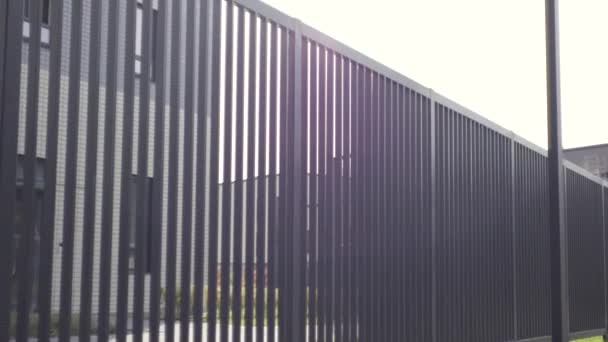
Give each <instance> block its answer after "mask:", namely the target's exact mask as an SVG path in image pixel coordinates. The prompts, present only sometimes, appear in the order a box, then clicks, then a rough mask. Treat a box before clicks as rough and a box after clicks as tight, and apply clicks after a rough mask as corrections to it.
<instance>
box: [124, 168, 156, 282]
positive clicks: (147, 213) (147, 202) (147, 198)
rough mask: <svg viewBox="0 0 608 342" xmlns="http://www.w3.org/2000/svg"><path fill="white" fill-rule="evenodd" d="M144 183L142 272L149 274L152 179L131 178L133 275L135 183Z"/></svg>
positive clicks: (131, 258) (131, 263) (131, 257)
mask: <svg viewBox="0 0 608 342" xmlns="http://www.w3.org/2000/svg"><path fill="white" fill-rule="evenodd" d="M140 179H141V180H143V181H144V182H145V188H146V189H145V193H144V203H143V205H144V214H143V215H142V217H141V219H143V220H144V222H143V225H144V242H145V244H144V247H145V248H144V256H145V259H144V270H145V273H150V269H151V260H152V256H151V254H150V253H151V250H152V249H151V242H152V241H151V231H152V186H153V179H152V178H150V177H141V178H140V177H138V176H137V175H132V176H131V183H130V188H129V241H130V243H129V272H131V273H135V255H136V246H137V204H138V201H137V182H138V181H139V180H140Z"/></svg>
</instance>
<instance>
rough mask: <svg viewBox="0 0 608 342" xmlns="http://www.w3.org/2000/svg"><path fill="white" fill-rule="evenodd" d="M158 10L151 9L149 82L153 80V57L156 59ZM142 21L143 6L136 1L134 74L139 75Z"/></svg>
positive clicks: (139, 0) (142, 31) (139, 1)
mask: <svg viewBox="0 0 608 342" xmlns="http://www.w3.org/2000/svg"><path fill="white" fill-rule="evenodd" d="M157 14H158V10H157V9H156V8H153V9H152V24H151V26H152V27H151V28H150V31H149V35H150V45H149V46H150V80H152V81H154V79H155V64H154V61H155V57H156V39H155V37H156V22H157V21H156V20H157ZM143 21H144V5H143V3H142V2H141V0H137V13H136V15H135V74H136V75H141V63H142V58H143V54H142V46H143V44H142V41H143V34H144V30H143V25H144V23H143Z"/></svg>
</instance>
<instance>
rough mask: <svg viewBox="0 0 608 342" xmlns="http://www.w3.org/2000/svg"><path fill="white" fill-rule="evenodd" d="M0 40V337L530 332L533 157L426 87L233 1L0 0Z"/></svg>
mask: <svg viewBox="0 0 608 342" xmlns="http://www.w3.org/2000/svg"><path fill="white" fill-rule="evenodd" d="M49 3H50V4H51V5H50V9H49V7H48V6H49ZM47 12H48V13H50V15H45V14H44V13H47ZM44 37H49V38H48V39H49V40H48V41H46V40H45V38H44ZM0 52H1V53H0V66H1V67H0V76H1V83H0V109H1V117H0V119H1V121H0V132H1V136H0V139H1V141H2V144H1V145H0V184H1V190H0V191H1V196H0V225H1V226H2V227H3V228H2V229H1V230H0V250H1V252H0V253H2V254H1V255H0V260H1V261H0V296H1V297H0V341H5V340H11V339H15V340H17V341H24V340H27V338H28V337H30V336H31V337H38V338H39V339H40V340H42V341H49V340H50V338H51V337H52V336H54V335H57V336H58V337H59V339H60V340H61V341H67V340H69V339H70V337H71V336H79V338H80V340H83V341H88V340H90V339H91V338H92V337H94V336H96V337H97V338H98V339H99V340H102V341H106V340H108V339H109V338H110V337H111V336H115V337H116V338H117V339H118V340H120V341H123V340H125V339H126V338H127V337H128V336H130V337H132V338H133V339H134V340H136V341H141V340H150V341H159V340H168V341H173V340H175V339H179V340H182V341H183V340H189V339H193V340H195V341H202V340H207V341H215V340H220V341H229V340H232V341H241V340H244V341H253V340H256V341H263V340H264V341H334V340H335V341H444V340H452V341H484V342H485V341H543V340H547V339H548V337H547V336H548V335H549V334H550V331H551V329H550V316H549V315H550V297H549V296H550V288H551V287H550V274H549V270H550V259H549V258H550V253H549V252H550V251H549V241H548V240H549V217H548V215H549V209H548V183H547V155H546V152H545V151H543V150H542V149H541V148H539V147H537V146H535V145H533V144H531V143H529V142H527V141H526V140H525V139H523V138H521V137H519V136H517V135H516V134H514V133H512V132H510V131H508V130H505V129H504V128H501V127H499V126H497V125H495V124H494V123H492V122H490V121H488V120H487V119H485V118H483V117H482V116H480V115H478V114H476V113H474V112H472V111H470V110H468V109H467V108H465V107H463V106H461V105H459V104H457V103H454V102H453V101H451V100H449V99H448V98H446V97H444V96H442V95H440V94H437V93H435V92H434V91H432V90H431V89H429V88H426V87H424V86H422V85H420V84H418V83H416V82H415V81H413V80H410V79H409V78H407V77H405V76H403V75H401V74H399V73H397V72H395V71H393V70H391V69H390V68H388V67H386V66H384V65H382V64H380V63H378V62H376V61H374V60H372V59H370V58H368V57H366V56H365V55H363V54H362V53H360V52H358V51H355V50H353V49H351V48H349V47H348V46H346V45H344V44H342V43H340V42H338V41H336V40H334V39H332V38H331V37H328V36H327V35H325V34H323V33H321V32H319V31H317V30H316V29H314V28H312V27H310V26H307V25H306V24H304V23H301V22H300V21H298V20H297V19H294V18H291V17H289V16H287V15H285V14H283V13H281V12H279V11H277V10H276V9H274V8H272V7H270V6H267V5H265V4H264V3H262V2H259V1H257V0H234V1H230V0H209V1H204V0H186V1H175V0H173V1H163V0H110V1H93V0H54V1H51V2H49V1H48V0H41V1H22V0H0ZM564 168H565V171H566V172H565V182H566V187H565V189H566V201H565V202H566V205H567V208H566V216H567V227H568V270H569V272H568V273H569V277H568V279H569V282H568V289H569V297H570V326H571V330H572V337H585V336H592V335H602V334H604V333H605V331H606V324H607V321H608V316H607V308H608V280H607V277H606V275H607V272H608V268H607V263H606V260H607V259H606V258H607V253H606V246H607V244H608V237H607V234H606V230H607V229H608V222H607V220H606V216H607V215H608V203H607V201H606V200H605V198H606V196H607V195H608V183H606V182H605V181H603V180H601V179H600V178H598V177H596V176H593V175H591V174H590V173H589V172H587V171H584V170H582V169H581V168H579V167H577V166H575V165H573V164H571V163H569V162H566V163H565V165H564Z"/></svg>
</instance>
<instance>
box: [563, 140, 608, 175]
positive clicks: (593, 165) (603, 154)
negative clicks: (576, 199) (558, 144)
mask: <svg viewBox="0 0 608 342" xmlns="http://www.w3.org/2000/svg"><path fill="white" fill-rule="evenodd" d="M564 158H565V159H567V160H569V161H571V162H573V163H575V164H577V165H579V166H580V167H582V168H584V169H586V170H588V171H589V172H591V173H593V174H595V175H597V176H600V177H602V178H604V179H608V144H601V145H591V146H583V147H577V148H571V149H565V150H564Z"/></svg>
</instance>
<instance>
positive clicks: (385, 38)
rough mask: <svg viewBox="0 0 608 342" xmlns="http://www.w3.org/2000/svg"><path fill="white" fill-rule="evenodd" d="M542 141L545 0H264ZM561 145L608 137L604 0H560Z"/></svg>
mask: <svg viewBox="0 0 608 342" xmlns="http://www.w3.org/2000/svg"><path fill="white" fill-rule="evenodd" d="M263 1H264V2H266V3H268V4H270V5H271V6H273V7H276V8H278V9H280V10H282V11H283V12H285V13H287V14H289V15H291V16H293V17H296V18H299V19H300V20H302V21H303V22H305V23H307V24H309V25H311V26H313V27H315V28H317V29H319V30H320V31H322V32H325V33H326V34H328V35H330V36H331V37H333V38H336V39H338V40H340V41H342V42H344V43H345V44H347V45H349V46H351V47H353V48H355V49H357V50H359V51H361V52H363V53H364V54H366V55H368V56H370V57H371V58H374V59H376V60H378V61H379V62H381V63H383V64H386V65H388V66H389V67H391V68H393V69H395V70H397V71H399V72H401V73H403V74H404V75H406V76H408V77H410V78H412V79H414V80H416V81H417V82H420V83H422V84H423V85H424V86H427V87H431V88H433V89H434V90H435V91H437V92H439V93H441V94H443V95H445V96H447V97H448V98H450V99H452V100H455V101H456V102H458V103H460V104H462V105H463V106H465V107H468V108H470V109H472V110H474V111H476V112H477V113H478V114H480V115H483V116H485V117H487V118H488V119H490V120H492V121H494V122H496V123H498V124H499V125H501V126H503V127H505V128H507V129H510V130H512V131H514V132H516V133H517V134H519V135H521V136H523V137H524V138H526V139H528V140H530V141H532V142H534V143H536V144H538V145H540V146H542V147H546V146H547V142H546V140H547V135H546V130H547V128H546V115H547V114H546V97H545V41H544V39H545V32H544V13H545V12H544V5H545V2H544V0H509V1H506V0H500V1H499V0H400V1H398V0H374V1H369V0H368V1H361V0H307V1H303V0H263ZM560 30H561V70H562V73H561V76H562V119H563V121H562V125H563V145H564V147H565V148H569V147H576V146H583V145H591V144H601V143H608V109H607V107H606V105H605V103H604V102H605V101H603V100H604V99H605V98H608V97H607V96H605V94H606V93H607V92H608V85H607V84H606V80H608V0H562V1H560Z"/></svg>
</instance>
